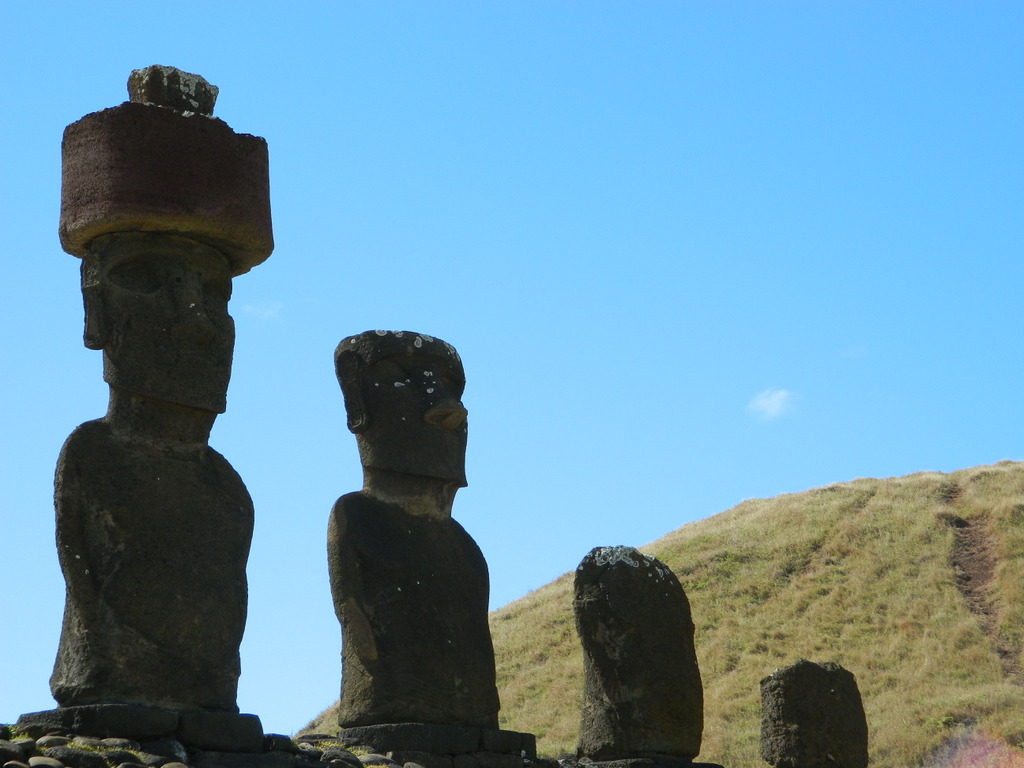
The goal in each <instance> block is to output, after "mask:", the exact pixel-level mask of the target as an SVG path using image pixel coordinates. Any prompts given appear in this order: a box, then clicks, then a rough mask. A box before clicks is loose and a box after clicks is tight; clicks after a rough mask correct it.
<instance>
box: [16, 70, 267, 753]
mask: <svg viewBox="0 0 1024 768" xmlns="http://www.w3.org/2000/svg"><path fill="white" fill-rule="evenodd" d="M128 86H129V95H130V101H128V102H125V103H123V104H121V105H120V106H117V107H113V108H111V109H105V110H102V111H100V112H95V113H93V114H89V115H86V116H85V117H83V118H82V119H81V120H79V121H78V122H76V123H73V124H71V125H69V126H68V127H67V129H66V130H65V132H64V140H63V145H62V149H63V184H62V190H61V213H60V230H59V233H60V240H61V245H62V246H63V248H64V250H66V251H67V252H68V253H70V254H72V255H74V256H77V257H79V258H80V259H82V270H81V271H82V295H83V299H84V303H85V345H86V346H87V347H89V348H90V349H98V350H103V378H104V380H105V381H106V382H107V384H108V385H109V387H110V399H109V404H108V409H107V413H106V415H105V416H104V417H103V418H101V419H97V420H95V421H89V422H86V423H85V424H82V425H81V426H80V427H78V428H77V429H76V430H75V431H74V432H72V434H71V435H70V437H68V439H67V442H66V443H65V444H64V447H63V449H62V450H61V453H60V457H59V459H58V463H57V471H56V478H55V506H56V514H57V527H56V530H57V547H58V554H59V559H60V565H61V569H62V570H63V573H64V578H65V581H66V587H67V589H66V602H65V609H64V621H63V628H62V631H61V637H60V646H59V650H58V653H57V660H56V664H55V667H54V671H53V676H52V677H51V679H50V687H51V691H52V693H53V696H54V698H55V699H56V700H57V702H58V704H59V705H60V708H59V709H58V710H54V711H53V712H51V713H36V715H39V716H40V717H36V719H37V720H38V719H40V718H41V719H43V720H46V717H42V716H43V715H47V714H48V715H49V718H50V719H49V720H48V721H47V722H53V723H55V724H63V725H64V726H66V727H72V728H75V729H77V730H79V731H82V732H87V731H89V730H93V731H97V730H98V731H111V730H112V731H118V730H119V729H120V731H119V732H115V733H112V734H110V735H118V736H131V735H132V734H130V733H125V732H124V729H125V728H132V727H137V728H141V729H142V730H146V731H150V733H147V734H146V735H158V734H154V733H152V732H153V731H160V732H178V733H180V732H181V730H182V729H184V730H185V731H188V730H189V729H190V728H193V729H194V728H195V727H199V725H200V724H201V723H202V722H203V718H202V717H199V718H198V720H197V719H196V718H197V715H196V713H204V712H205V713H209V714H210V716H211V717H213V718H214V720H216V716H217V715H219V714H224V713H237V712H238V707H237V704H236V690H237V683H238V676H239V655H238V648H239V643H240V642H241V639H242V632H243V629H244V626H245V617H246V603H247V587H246V573H245V568H246V561H247V559H248V554H249V544H250V540H251V537H252V531H253V507H252V502H251V500H250V498H249V494H248V492H247V491H246V488H245V486H244V485H243V483H242V480H241V479H240V478H239V476H238V474H237V473H236V472H235V471H234V470H233V469H232V467H231V465H229V464H228V462H227V461H225V459H224V458H223V457H222V456H221V455H220V454H218V453H217V452H216V451H214V450H213V449H212V448H210V447H209V444H208V439H209V434H210V429H211V428H212V426H213V423H214V419H215V418H216V417H217V414H219V413H223V412H224V409H225V402H226V399H225V398H226V392H227V386H228V379H229V377H230V372H231V359H232V352H233V347H234V334H235V331H234V323H233V321H232V319H231V317H230V316H229V314H228V299H229V297H230V296H231V281H232V278H233V277H236V276H238V275H241V274H243V273H245V272H247V271H249V270H250V269H251V268H252V267H254V266H256V265H257V264H260V263H261V262H263V261H264V260H265V259H266V258H267V257H268V256H269V255H270V252H271V251H272V249H273V237H272V233H271V221H270V200H269V181H268V179H269V175H268V159H267V145H266V142H265V141H264V140H263V139H261V138H258V137H255V136H249V135H245V134H236V133H235V132H234V131H232V130H231V128H230V127H229V126H228V125H227V124H226V123H224V122H223V121H221V120H219V119H216V118H214V117H212V116H211V115H212V111H213V105H214V100H215V99H216V95H217V89H216V88H215V87H213V86H211V85H209V84H208V83H207V82H206V81H205V80H203V79H202V78H201V77H199V76H197V75H190V74H187V73H184V72H181V71H179V70H176V69H173V68H169V67H150V68H148V69H144V70H136V71H135V72H133V73H132V74H131V77H130V78H129V81H128ZM126 707H127V708H128V709H127V713H126V710H125V708H126ZM132 708H134V709H132ZM119 713H120V714H119ZM33 717H34V716H33V715H26V716H23V719H27V721H32V719H33ZM234 717H235V718H238V717H240V716H238V715H234ZM244 717H250V718H251V717H252V716H244ZM253 719H254V720H255V718H253ZM230 720H231V718H227V719H225V718H221V722H228V721H230ZM115 721H116V724H114V723H115ZM126 723H127V725H126ZM189 723H191V725H189ZM172 726H173V727H172ZM247 727H249V728H250V730H254V729H256V728H258V721H257V723H250V724H249V725H248V726H247ZM260 737H262V732H260Z"/></svg>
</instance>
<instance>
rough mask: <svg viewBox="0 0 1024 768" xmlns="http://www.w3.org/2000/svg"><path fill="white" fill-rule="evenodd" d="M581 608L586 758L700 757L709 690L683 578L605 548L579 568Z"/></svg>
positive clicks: (634, 554)
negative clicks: (706, 691) (705, 689)
mask: <svg viewBox="0 0 1024 768" xmlns="http://www.w3.org/2000/svg"><path fill="white" fill-rule="evenodd" d="M573 610H574V612H575V615H576V631H577V632H578V633H579V637H580V642H581V644H582V645H583V705H582V711H581V717H580V734H579V747H578V750H577V756H578V757H579V758H588V759H589V760H591V761H594V762H610V761H621V760H631V761H635V760H637V759H645V762H652V761H653V762H654V763H655V764H660V763H667V764H673V763H679V764H689V763H691V762H692V760H693V758H694V757H696V756H697V754H698V753H699V752H700V744H701V736H702V733H703V729H704V692H703V687H702V685H701V679H700V670H699V669H698V667H697V656H696V654H695V652H694V644H693V634H694V625H693V620H692V618H691V616H690V604H689V602H688V601H687V599H686V594H685V593H684V592H683V588H682V586H681V585H680V584H679V580H678V579H677V578H676V576H675V574H674V573H672V571H671V569H669V568H668V567H667V566H665V565H664V564H663V563H661V562H659V561H658V560H657V559H655V558H653V557H650V556H649V555H644V554H642V553H640V552H638V551H637V550H635V549H633V548H632V547H597V548H595V549H593V550H591V551H590V553H589V554H588V555H587V556H586V557H584V558H583V561H582V562H581V563H580V565H579V567H578V568H577V569H576V578H575V585H574V597H573Z"/></svg>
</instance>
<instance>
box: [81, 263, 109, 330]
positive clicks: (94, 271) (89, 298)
mask: <svg viewBox="0 0 1024 768" xmlns="http://www.w3.org/2000/svg"><path fill="white" fill-rule="evenodd" d="M100 280H101V278H100V276H99V264H98V263H97V260H96V259H95V258H94V257H92V256H91V255H86V257H85V258H84V259H82V303H83V304H84V305H85V332H84V334H83V340H84V342H85V346H86V347H88V348H89V349H103V348H104V347H105V346H106V345H107V337H108V332H109V330H110V324H109V323H108V322H107V308H106V302H105V301H104V300H103V286H102V285H100Z"/></svg>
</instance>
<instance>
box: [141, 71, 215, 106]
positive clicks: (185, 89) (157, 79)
mask: <svg viewBox="0 0 1024 768" xmlns="http://www.w3.org/2000/svg"><path fill="white" fill-rule="evenodd" d="M219 91H220V89H219V88H217V86H215V85H210V83H208V82H207V81H206V78H204V77H201V76H200V75H193V74H191V73H189V72H182V71H181V70H180V69H177V68H176V67H161V66H160V65H159V64H154V65H153V66H151V67H146V68H145V69H135V70H132V73H131V74H130V75H128V98H129V100H130V101H133V102H135V103H136V104H157V105H159V106H161V107H170V108H171V109H176V110H178V111H179V112H198V113H199V114H202V115H212V114H213V106H214V104H216V103H217V94H218V93H219Z"/></svg>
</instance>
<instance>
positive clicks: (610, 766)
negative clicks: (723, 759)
mask: <svg viewBox="0 0 1024 768" xmlns="http://www.w3.org/2000/svg"><path fill="white" fill-rule="evenodd" d="M575 765H576V766H577V768H723V766H721V765H719V764H718V763H693V762H690V761H689V760H684V759H682V758H674V757H624V758H621V759H619V760H602V761H598V760H593V761H591V760H588V759H587V758H581V759H580V760H578V761H576V763H575Z"/></svg>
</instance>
